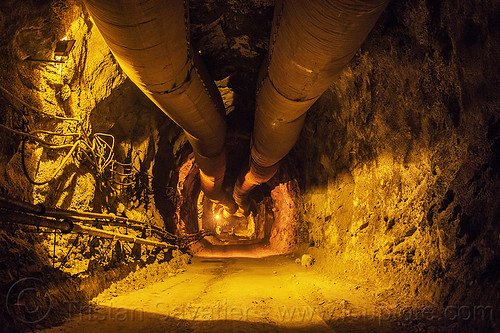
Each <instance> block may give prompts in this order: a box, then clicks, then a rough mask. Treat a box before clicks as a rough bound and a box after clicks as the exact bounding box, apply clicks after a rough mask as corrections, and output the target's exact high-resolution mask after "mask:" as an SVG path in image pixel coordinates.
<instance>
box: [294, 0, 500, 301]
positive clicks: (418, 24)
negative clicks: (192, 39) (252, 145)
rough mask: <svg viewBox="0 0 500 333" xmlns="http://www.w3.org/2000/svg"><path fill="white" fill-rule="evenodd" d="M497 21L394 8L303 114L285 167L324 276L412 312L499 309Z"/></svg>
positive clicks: (477, 6)
mask: <svg viewBox="0 0 500 333" xmlns="http://www.w3.org/2000/svg"><path fill="white" fill-rule="evenodd" d="M498 13H499V7H498V4H497V3H495V2H494V1H480V2H476V3H469V2H463V1H451V0H450V1H441V2H435V1H420V0H414V1H408V2H397V1H393V2H391V3H390V4H389V6H388V8H387V10H386V11H385V13H384V14H383V15H382V17H381V19H380V20H379V22H378V24H377V26H376V27H375V29H374V31H372V33H371V35H370V36H369V38H368V39H367V41H366V42H365V43H364V45H363V47H362V48H361V50H360V51H359V52H358V54H357V55H356V57H355V58H354V59H353V61H352V62H351V63H350V65H349V66H348V67H347V68H346V69H345V71H343V73H342V74H341V75H340V77H339V79H338V80H337V82H336V83H335V84H334V85H333V86H332V87H331V88H330V89H329V90H328V91H327V92H326V93H325V94H324V95H323V96H322V98H321V99H320V100H319V101H318V102H317V103H316V104H315V105H314V106H313V107H312V108H311V110H310V111H309V113H308V118H307V121H306V125H305V128H304V129H303V132H302V135H301V138H300V140H299V142H298V144H297V146H296V147H295V149H294V151H293V152H292V154H291V156H290V157H289V162H288V163H289V164H292V165H293V164H295V166H296V168H297V169H298V170H300V172H301V176H300V177H299V182H300V185H301V190H302V197H301V200H302V204H303V207H302V214H303V215H302V216H303V219H304V223H306V224H307V226H308V231H309V232H308V235H309V236H308V242H309V243H310V246H311V249H310V251H311V252H315V253H316V254H317V255H318V257H319V258H323V259H324V263H325V267H327V270H329V271H331V272H336V273H339V274H352V275H354V276H356V275H357V276H359V277H366V276H376V277H377V279H379V280H380V281H383V283H384V284H389V285H393V286H394V290H395V291H396V292H397V293H402V294H405V295H406V296H408V297H410V298H411V300H412V301H414V302H430V303H431V304H438V305H440V306H446V305H447V304H453V305H457V304H458V305H469V304H474V305H493V304H498V299H499V294H498V287H499V269H498V267H500V266H499V264H500V261H499V259H500V247H499V239H498V236H499V234H500V233H499V231H500V226H499V218H500V216H499V214H500V212H499V206H498V198H499V197H500V196H499V190H498V189H499V185H500V183H499V170H500V169H499V163H498V156H499V149H498V147H499V142H500V141H499V130H498V129H499V123H500V120H499V118H500V114H499V112H498V109H499V102H500V100H499V92H498V89H497V88H496V87H497V86H498V83H499V80H500V70H499V65H498V61H495V60H494V59H498V56H499V29H498V23H496V22H495V17H496V15H498ZM492 290H496V292H491V291H492Z"/></svg>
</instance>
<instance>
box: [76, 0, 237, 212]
mask: <svg viewBox="0 0 500 333" xmlns="http://www.w3.org/2000/svg"><path fill="white" fill-rule="evenodd" d="M188 2H189V1H187V0H186V1H183V0H141V1H137V0H106V1H103V0H84V3H85V5H86V7H87V10H88V12H89V13H90V15H91V17H92V19H93V21H94V23H95V24H96V26H97V28H98V29H99V31H100V33H101V34H102V36H103V37H104V40H105V41H106V43H107V44H108V46H109V48H110V49H111V51H112V53H113V55H114V56H115V58H116V60H117V61H118V63H119V64H120V66H121V68H122V69H123V71H124V72H125V73H126V74H127V76H128V77H129V78H130V79H131V80H132V82H134V83H135V84H136V85H137V86H138V87H139V88H140V89H141V90H142V91H143V92H144V94H146V95H147V96H148V97H149V98H150V99H151V100H152V101H153V102H154V103H155V104H156V105H157V106H158V107H159V108H160V109H161V110H163V111H164V112H165V113H166V114H167V115H168V116H169V117H170V118H171V119H172V120H173V121H174V122H175V123H177V124H178V125H179V126H180V127H181V128H182V129H183V130H184V132H185V133H186V135H187V138H188V140H189V142H190V143H191V146H192V147H193V151H194V154H195V159H196V163H197V164H198V166H199V168H200V178H201V186H202V190H203V192H204V193H205V195H207V196H208V197H209V198H211V199H213V200H217V201H222V202H223V203H224V201H226V200H230V199H228V198H226V196H225V194H224V191H223V189H222V182H223V178H224V172H225V168H226V155H225V149H224V144H225V136H226V123H225V111H224V105H223V102H222V98H221V96H220V94H219V92H218V90H217V87H216V86H215V84H214V82H213V81H212V80H211V79H210V77H209V75H208V73H207V72H205V71H203V67H202V66H201V65H200V64H197V62H198V61H199V59H198V58H196V57H195V56H194V52H193V49H192V47H191V45H190V43H189V16H188V9H189V5H188ZM230 201H232V200H230ZM226 203H227V202H226ZM233 206H234V203H233ZM234 210H235V208H234Z"/></svg>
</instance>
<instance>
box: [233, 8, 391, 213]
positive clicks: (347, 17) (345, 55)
mask: <svg viewBox="0 0 500 333" xmlns="http://www.w3.org/2000/svg"><path fill="white" fill-rule="evenodd" d="M387 2H388V0H372V1H368V0H365V1H363V0H309V1H304V0H278V1H277V3H276V6H275V9H274V20H273V27H272V31H271V40H270V46H269V53H268V57H267V60H266V62H265V63H264V66H263V68H262V69H261V75H260V78H259V83H258V86H257V96H256V111H255V125H254V130H253V134H252V147H251V156H250V163H249V167H248V168H247V169H246V170H244V171H243V173H242V175H241V176H240V177H239V179H238V181H237V182H236V185H235V188H234V193H233V197H234V199H235V200H236V202H237V203H238V205H239V206H240V207H242V208H244V209H245V210H247V209H248V194H249V192H250V191H251V190H252V189H253V188H254V187H255V186H257V185H259V184H262V183H265V182H267V181H268V180H269V179H271V178H272V176H273V175H274V174H275V173H276V171H277V169H278V166H279V162H280V161H281V159H282V158H283V157H285V155H286V154H288V152H289V151H290V149H292V147H293V146H294V144H295V142H296V141H297V139H298V137H299V134H300V131H301V129H302V126H303V124H304V120H305V114H306V111H307V110H308V109H309V107H310V106H311V105H312V104H313V103H314V102H315V101H316V100H317V99H318V98H319V97H320V96H321V95H322V94H323V92H324V91H325V90H326V89H327V88H328V87H329V86H330V85H331V84H332V83H333V82H334V80H335V78H336V77H337V75H338V74H339V73H340V72H341V71H342V69H343V68H344V67H345V65H346V64H347V63H348V62H349V61H350V60H351V58H352V57H353V56H354V54H355V53H356V51H357V50H358V49H359V47H360V46H361V44H362V43H363V41H364V39H365V38H366V36H367V35H368V33H369V32H370V30H371V29H372V28H373V26H374V25H375V22H376V21H377V19H378V17H379V16H380V14H381V13H382V11H383V10H384V8H385V6H386V5H387Z"/></svg>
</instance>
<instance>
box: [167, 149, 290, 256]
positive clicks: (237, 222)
mask: <svg viewBox="0 0 500 333" xmlns="http://www.w3.org/2000/svg"><path fill="white" fill-rule="evenodd" d="M186 153H187V155H186V157H185V158H184V159H181V160H183V161H184V162H181V163H180V166H179V167H178V169H177V170H178V171H177V172H178V181H177V190H176V193H177V197H178V199H177V213H176V216H177V219H176V220H177V221H176V228H177V232H178V233H179V235H183V234H195V233H196V234H198V235H200V237H199V239H198V241H197V242H194V243H192V244H189V246H188V250H189V251H190V252H191V253H192V254H194V255H196V256H210V257H255V258H257V257H259V258H260V257H266V256H272V255H280V254H288V253H291V252H293V251H294V250H295V245H296V244H297V230H298V223H297V221H298V220H299V210H298V207H297V205H296V202H295V200H296V199H297V198H298V195H299V193H298V186H296V181H295V180H293V179H292V180H288V179H285V178H287V177H283V175H281V177H277V178H283V179H280V180H278V179H275V180H274V181H273V182H272V183H270V184H269V185H266V186H265V187H257V188H256V189H255V190H254V191H253V192H252V193H251V196H250V198H251V200H252V205H251V206H252V209H251V213H250V215H248V216H244V215H242V214H239V213H236V214H233V215H230V214H229V213H227V212H225V210H224V207H223V205H222V204H220V203H217V202H213V201H211V200H210V199H208V198H207V197H206V196H205V195H204V194H203V192H202V191H201V188H200V186H199V177H198V173H199V169H198V167H197V166H196V164H195V163H194V158H193V156H192V154H189V153H188V152H186ZM285 169H286V168H285ZM284 172H286V171H284ZM227 178H230V177H227ZM225 190H226V191H227V192H229V191H230V190H231V186H230V185H229V184H228V185H227V186H226V189H225Z"/></svg>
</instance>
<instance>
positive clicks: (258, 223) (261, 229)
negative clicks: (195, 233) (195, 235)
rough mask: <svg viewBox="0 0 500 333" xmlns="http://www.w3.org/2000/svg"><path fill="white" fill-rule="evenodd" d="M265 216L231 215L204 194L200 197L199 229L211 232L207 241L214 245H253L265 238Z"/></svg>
mask: <svg viewBox="0 0 500 333" xmlns="http://www.w3.org/2000/svg"><path fill="white" fill-rule="evenodd" d="M266 223H268V222H267V221H266V218H265V215H264V217H261V216H254V213H253V212H251V213H250V215H248V216H244V215H242V214H229V213H228V212H227V211H226V210H225V209H224V207H223V206H222V205H221V204H220V203H214V202H212V201H210V200H209V199H208V198H207V197H206V196H205V195H204V194H203V192H200V194H199V197H198V228H199V230H204V231H208V232H210V234H209V235H208V236H206V237H205V238H206V240H207V241H208V242H209V243H210V244H213V245H225V244H226V245H227V244H253V243H258V242H260V241H262V240H263V239H264V237H265V225H266Z"/></svg>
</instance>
